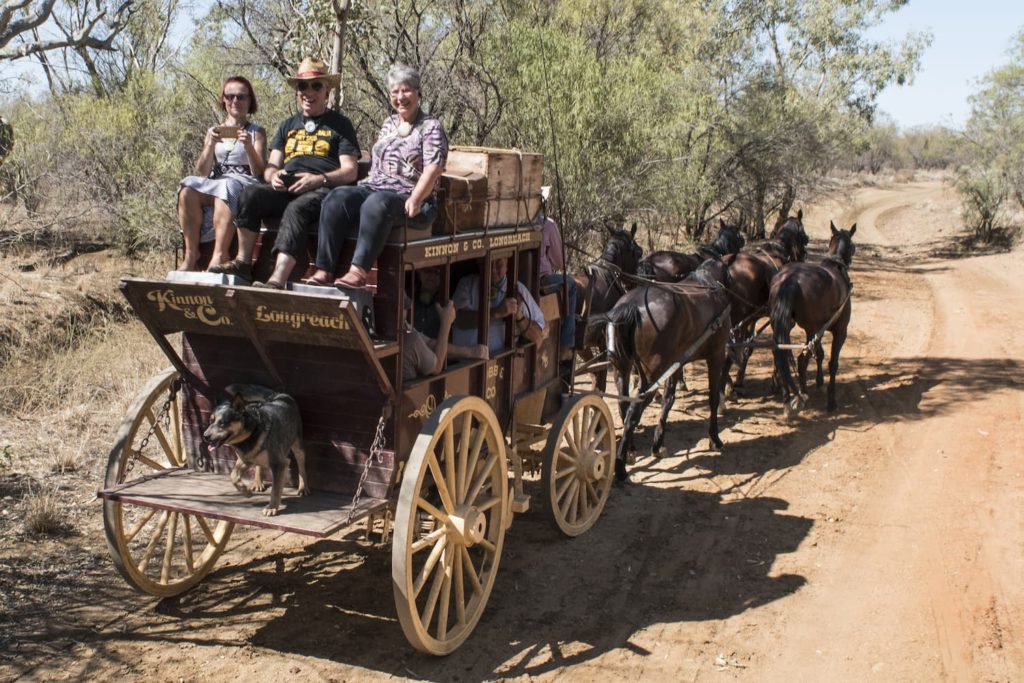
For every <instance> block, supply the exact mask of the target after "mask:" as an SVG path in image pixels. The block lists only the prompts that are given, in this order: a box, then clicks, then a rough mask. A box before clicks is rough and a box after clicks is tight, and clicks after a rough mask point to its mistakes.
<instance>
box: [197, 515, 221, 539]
mask: <svg viewBox="0 0 1024 683" xmlns="http://www.w3.org/2000/svg"><path fill="white" fill-rule="evenodd" d="M196 521H197V522H199V527H200V528H201V529H202V530H203V535H204V536H206V540H207V541H209V542H210V545H217V538H216V537H215V536H214V535H213V530H212V529H210V525H209V524H208V523H207V522H206V518H205V517H200V516H198V515H196Z"/></svg>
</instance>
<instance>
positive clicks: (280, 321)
mask: <svg viewBox="0 0 1024 683" xmlns="http://www.w3.org/2000/svg"><path fill="white" fill-rule="evenodd" d="M256 320H257V322H261V323H273V324H275V325H286V326H288V327H291V328H292V329H295V330H297V329H299V328H300V327H304V326H308V327H321V328H326V329H331V330H348V329H349V324H348V320H346V319H345V318H344V317H343V316H342V315H340V314H339V315H317V314H313V313H292V312H288V311H275V310H272V309H270V308H268V307H266V306H258V307H257V308H256Z"/></svg>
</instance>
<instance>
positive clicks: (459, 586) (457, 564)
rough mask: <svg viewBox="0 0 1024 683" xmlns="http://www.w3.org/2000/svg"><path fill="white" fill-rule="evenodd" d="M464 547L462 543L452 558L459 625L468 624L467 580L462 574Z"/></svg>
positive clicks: (456, 613) (457, 621)
mask: <svg viewBox="0 0 1024 683" xmlns="http://www.w3.org/2000/svg"><path fill="white" fill-rule="evenodd" d="M464 547H465V546H461V545H460V546H459V547H458V548H457V549H456V551H455V557H454V558H452V560H453V561H452V564H453V567H452V569H453V576H452V581H454V582H455V622H456V623H457V624H458V625H459V626H465V625H466V580H465V579H464V578H463V576H462V566H463V564H465V563H464V561H463V559H462V548H464Z"/></svg>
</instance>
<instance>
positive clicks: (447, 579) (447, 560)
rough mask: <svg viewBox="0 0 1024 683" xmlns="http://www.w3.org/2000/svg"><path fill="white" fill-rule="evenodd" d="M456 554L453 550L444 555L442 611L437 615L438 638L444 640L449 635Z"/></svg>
mask: <svg viewBox="0 0 1024 683" xmlns="http://www.w3.org/2000/svg"><path fill="white" fill-rule="evenodd" d="M454 557H455V556H454V554H452V552H451V548H449V549H448V551H447V552H446V553H445V554H444V559H443V560H442V563H443V564H444V581H442V583H441V610H440V611H439V612H438V613H437V638H438V639H439V640H443V639H444V637H445V636H446V635H448V612H449V610H451V604H452V564H453V559H454Z"/></svg>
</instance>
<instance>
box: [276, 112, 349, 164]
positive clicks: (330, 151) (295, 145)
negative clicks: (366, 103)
mask: <svg viewBox="0 0 1024 683" xmlns="http://www.w3.org/2000/svg"><path fill="white" fill-rule="evenodd" d="M307 121H312V122H313V123H314V124H316V128H315V129H314V130H313V132H312V133H308V132H306V127H305V126H306V122H307ZM270 149H272V150H273V149H278V150H281V151H282V152H284V170H286V171H291V172H294V171H303V172H312V173H327V172H328V171H333V170H334V169H336V168H338V167H339V166H340V165H341V164H339V163H338V156H339V155H351V156H354V157H355V158H357V159H358V158H359V141H358V140H356V129H355V126H353V125H352V122H351V121H349V120H348V117H346V116H344V115H342V114H339V113H338V112H336V111H334V110H333V109H328V110H327V111H325V112H324V113H323V114H320V115H319V116H310V117H306V116H305V115H303V114H301V113H300V114H296V115H295V116H292V117H291V118H289V119H285V121H284V123H282V124H281V126H280V127H279V128H278V129H277V133H275V134H274V139H273V140H271V141H270Z"/></svg>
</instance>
